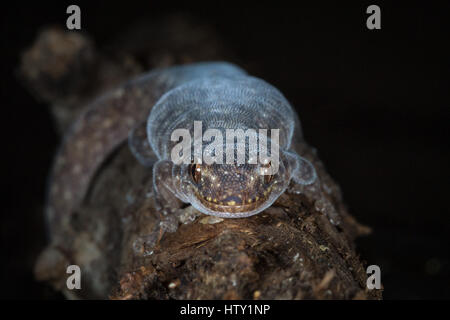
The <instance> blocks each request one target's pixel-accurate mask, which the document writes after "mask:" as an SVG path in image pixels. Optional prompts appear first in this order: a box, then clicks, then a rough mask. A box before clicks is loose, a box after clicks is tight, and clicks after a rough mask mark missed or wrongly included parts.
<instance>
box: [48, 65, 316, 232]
mask: <svg viewBox="0 0 450 320" xmlns="http://www.w3.org/2000/svg"><path fill="white" fill-rule="evenodd" d="M195 121H200V122H201V123H202V126H203V130H204V131H206V130H207V129H215V130H217V132H219V133H221V134H223V136H225V134H226V131H227V129H243V130H246V129H255V130H258V129H269V130H271V129H279V139H278V141H277V142H276V143H278V146H279V168H278V171H277V172H276V173H275V174H273V175H262V174H261V169H264V168H265V166H267V163H256V164H248V163H246V164H237V163H231V164H216V163H212V164H206V163H198V162H196V161H194V160H195V159H192V160H191V162H188V163H174V162H173V161H172V160H171V150H173V147H174V146H175V145H176V143H177V141H172V139H171V135H172V132H173V131H174V130H176V129H180V128H183V129H186V130H188V131H189V132H190V133H192V134H193V135H194V122H195ZM127 137H128V141H129V146H130V149H131V151H132V153H133V154H134V155H135V156H136V158H137V159H138V160H139V161H140V162H141V163H143V164H144V165H148V166H150V165H151V166H152V168H153V186H154V191H155V193H156V197H157V198H158V201H159V203H161V204H162V206H163V207H168V208H170V206H171V204H173V203H175V201H174V199H175V198H176V199H178V200H181V201H182V202H185V203H190V204H191V205H193V206H194V207H195V208H196V209H198V210H199V211H201V212H202V213H205V214H209V215H215V216H220V217H225V218H238V217H246V216H251V215H254V214H257V213H259V212H261V211H263V210H264V209H266V208H267V207H269V206H270V205H271V204H272V203H273V202H274V201H275V200H276V199H277V198H278V197H279V196H280V195H281V194H282V193H283V192H284V191H285V190H286V189H287V187H288V185H289V183H290V181H293V182H294V183H296V184H298V185H300V186H302V187H304V186H308V185H316V187H317V180H318V179H317V174H316V171H315V169H314V166H313V165H312V164H311V163H310V162H309V161H308V160H306V159H305V158H303V157H302V156H301V155H300V154H299V152H301V151H300V149H301V148H300V149H299V148H297V146H299V145H300V146H301V145H303V144H304V142H303V135H302V131H301V127H300V121H299V119H298V117H297V115H296V113H295V111H294V110H293V109H292V107H291V105H290V104H289V102H288V101H287V100H286V99H285V97H284V96H283V95H282V94H281V92H280V91H278V90H277V89H276V88H275V87H273V86H271V85H270V84H268V83H267V82H265V81H263V80H261V79H258V78H255V77H251V76H249V75H247V73H246V72H245V71H243V70H242V69H240V68H239V67H237V66H234V65H232V64H229V63H224V62H211V63H197V64H191V65H186V66H175V67H170V68H165V69H158V70H155V71H152V72H150V73H149V74H147V75H144V76H142V77H140V78H138V79H135V80H132V81H130V82H128V83H126V84H124V85H123V86H121V87H120V88H118V89H116V90H113V91H111V92H110V93H108V94H106V95H105V96H103V97H101V98H99V99H98V100H96V101H94V102H93V103H92V104H91V106H89V107H88V108H87V109H86V111H85V112H84V113H83V114H82V115H81V117H80V118H79V119H78V120H77V122H76V123H75V124H74V126H73V127H72V128H71V130H70V131H69V133H68V134H67V135H66V136H65V138H64V141H63V144H62V147H61V149H60V151H59V153H58V155H57V157H56V160H55V164H54V167H53V170H52V174H51V188H50V192H49V197H48V205H47V217H48V221H49V225H50V229H51V230H50V231H51V233H52V234H58V232H59V231H58V230H63V229H64V228H65V226H67V224H68V223H70V219H71V215H72V214H73V212H74V211H75V210H76V209H77V208H78V206H79V205H80V204H81V202H82V200H83V198H84V197H85V195H86V192H87V189H88V186H89V182H90V180H91V179H92V177H93V175H94V174H95V172H96V170H97V169H98V167H99V166H100V165H101V163H102V162H103V161H104V159H105V158H106V157H107V156H108V155H109V154H110V153H111V152H112V151H113V150H114V149H115V148H116V147H117V146H118V145H120V144H121V143H123V142H124V141H126V139H127ZM269 140H270V138H269ZM271 143H275V142H274V141H271ZM225 144H231V145H232V146H234V147H236V143H234V142H233V143H229V142H227V143H224V147H225Z"/></svg>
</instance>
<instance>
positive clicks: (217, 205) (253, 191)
mask: <svg viewBox="0 0 450 320" xmlns="http://www.w3.org/2000/svg"><path fill="white" fill-rule="evenodd" d="M282 158H284V156H282ZM289 165H290V162H289V161H283V159H282V161H280V162H279V165H278V168H277V169H278V170H277V171H276V172H275V173H274V174H262V173H263V172H266V171H267V169H268V168H269V167H271V166H272V163H271V162H270V161H269V162H267V163H264V164H259V163H257V164H249V163H244V164H237V163H233V164H217V163H212V164H205V163H202V164H200V163H191V164H184V165H180V166H179V169H180V170H179V171H178V172H179V174H180V177H181V184H179V186H180V190H178V192H179V193H181V194H182V196H183V198H185V200H187V201H189V202H190V203H191V204H192V206H194V207H195V208H196V209H197V210H199V211H201V212H202V213H205V214H209V215H214V216H220V217H223V218H239V217H248V216H251V215H254V214H257V213H259V212H261V211H263V210H264V209H266V208H268V207H269V206H270V205H272V204H273V202H275V200H276V199H277V198H278V197H279V196H280V195H281V194H282V193H283V192H284V191H285V190H286V188H287V186H288V184H289V180H290V168H289V167H288V166H289Z"/></svg>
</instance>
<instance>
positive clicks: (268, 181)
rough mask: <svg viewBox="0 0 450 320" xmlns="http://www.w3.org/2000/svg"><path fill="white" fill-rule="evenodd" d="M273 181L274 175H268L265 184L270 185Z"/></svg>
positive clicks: (265, 177)
mask: <svg viewBox="0 0 450 320" xmlns="http://www.w3.org/2000/svg"><path fill="white" fill-rule="evenodd" d="M272 180H273V175H271V174H267V175H265V176H264V183H266V184H268V183H270V182H271V181H272Z"/></svg>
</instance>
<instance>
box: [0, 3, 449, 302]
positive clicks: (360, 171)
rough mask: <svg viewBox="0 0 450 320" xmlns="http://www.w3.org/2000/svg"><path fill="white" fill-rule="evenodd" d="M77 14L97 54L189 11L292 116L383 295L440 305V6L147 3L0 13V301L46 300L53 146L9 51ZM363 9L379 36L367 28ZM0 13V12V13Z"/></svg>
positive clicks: (444, 166) (443, 209)
mask: <svg viewBox="0 0 450 320" xmlns="http://www.w3.org/2000/svg"><path fill="white" fill-rule="evenodd" d="M73 3H75V4H79V5H80V7H81V12H82V29H83V31H84V32H86V33H88V34H89V35H91V36H92V37H93V38H94V39H95V41H96V43H97V45H98V46H99V47H101V46H102V45H103V44H106V43H108V42H111V41H112V40H113V39H114V37H115V35H116V34H117V33H118V32H120V31H122V30H123V28H125V27H126V26H127V25H129V24H130V23H132V22H134V21H136V20H138V19H140V18H145V19H154V18H156V17H161V16H163V15H164V14H166V13H170V12H177V11H180V12H188V13H189V14H191V15H192V16H194V17H195V19H198V20H199V21H202V22H206V23H207V24H210V25H211V26H213V28H214V29H216V31H217V32H218V34H219V35H220V36H221V37H222V38H224V39H225V40H226V43H227V45H228V46H229V47H230V48H231V49H232V50H234V51H235V52H236V53H237V56H238V57H239V59H240V61H241V62H242V63H244V64H245V65H246V66H248V69H249V70H248V71H249V72H250V73H251V74H253V75H255V76H258V77H261V78H263V79H265V80H267V81H269V82H270V83H272V84H274V85H275V86H276V87H278V88H279V89H280V90H281V91H282V92H283V93H284V94H285V96H286V97H287V98H288V99H289V100H290V101H291V102H292V104H293V105H294V106H295V107H296V108H297V110H298V112H299V114H300V117H301V120H302V124H303V127H304V133H305V136H306V139H307V140H308V141H309V143H310V144H312V145H313V146H315V147H316V148H317V149H318V150H319V155H320V156H321V158H322V160H323V161H324V162H325V164H326V166H327V168H328V171H329V172H330V173H331V175H332V176H333V177H334V178H335V179H336V180H337V181H338V182H339V184H340V185H341V187H342V190H343V192H344V198H345V200H346V203H347V204H348V206H349V208H350V212H351V213H352V214H353V215H354V216H355V217H356V218H357V219H358V220H359V221H360V222H362V223H364V224H366V225H368V226H370V227H372V228H373V233H372V235H370V236H368V237H365V238H361V239H358V241H357V246H358V248H357V249H358V251H359V253H360V254H361V258H362V259H363V260H365V261H367V264H377V265H379V266H380V267H381V272H382V282H383V285H384V288H385V291H384V298H385V299H418V298H427V299H430V298H447V299H448V298H450V288H449V285H450V249H449V244H450V241H449V238H450V237H449V234H450V212H449V211H450V210H449V201H448V198H449V197H450V195H449V188H448V186H449V160H450V153H449V148H448V137H449V123H450V122H449V120H450V119H449V107H450V105H449V101H448V90H449V81H448V73H447V72H444V71H447V70H446V68H447V66H446V64H448V60H449V57H450V55H449V54H448V53H449V52H448V49H447V47H446V45H447V43H448V42H449V39H450V34H449V32H448V31H447V30H448V24H450V21H449V19H448V18H449V13H450V8H449V6H448V5H444V2H441V3H439V4H437V3H434V4H430V3H429V2H428V1H422V2H417V3H412V2H404V3H400V2H398V1H395V3H394V2H392V3H391V4H384V3H380V2H377V1H373V2H365V3H361V2H359V4H356V5H353V6H349V5H342V4H338V3H336V4H333V5H330V4H326V3H319V2H318V3H317V4H316V5H312V4H310V5H306V4H305V5H302V6H300V7H289V8H288V7H281V6H280V7H274V3H273V2H270V3H266V4H263V3H259V4H254V5H250V4H248V5H245V6H244V5H243V4H242V3H241V4H240V5H239V6H232V5H231V4H229V3H228V2H222V3H216V4H214V6H213V5H211V4H210V5H207V4H206V3H202V4H199V3H196V4H194V3H193V2H189V3H185V4H184V5H182V6H181V7H178V8H175V7H170V6H169V5H168V4H163V3H151V2H150V1H146V2H133V1H126V2H123V1H121V2H117V3H111V2H110V1H95V2H94V1H91V2H80V1H74V2H66V1H59V2H54V3H53V2H39V3H34V2H33V3H31V2H30V3H19V2H16V3H9V4H8V5H7V6H4V7H2V10H1V12H2V35H1V39H2V52H1V62H2V63H1V64H2V77H1V81H2V85H1V89H2V99H1V103H0V105H1V106H2V110H1V112H2V117H1V119H2V121H1V123H2V138H3V139H2V145H1V149H0V150H2V156H1V158H2V165H1V169H2V171H4V173H2V176H1V179H2V186H3V187H6V188H5V189H6V190H4V191H2V204H1V211H2V213H1V237H2V239H1V251H0V257H1V258H0V261H1V264H0V265H1V286H2V290H1V291H0V292H1V294H0V295H1V297H3V298H58V297H60V296H59V295H57V294H55V293H53V292H52V290H51V289H49V288H48V287H46V286H44V285H41V284H39V283H36V282H35V281H34V280H33V277H32V273H31V270H32V265H33V262H34V259H35V258H36V254H37V252H38V251H39V250H40V249H41V248H42V247H43V246H44V244H45V236H44V233H43V230H44V226H43V216H42V204H43V200H44V192H45V179H46V175H47V173H48V170H49V166H50V163H51V159H52V155H53V153H54V151H55V150H56V147H57V143H58V138H57V136H56V133H55V128H54V127H53V124H52V121H51V118H50V114H49V113H48V111H47V109H46V106H45V105H44V104H42V103H38V102H36V101H35V100H34V98H33V97H32V96H31V95H30V94H29V93H28V91H27V90H26V89H25V88H24V87H23V86H22V85H21V84H20V83H19V82H18V81H17V80H16V77H15V76H14V73H15V72H16V70H17V67H18V63H19V57H20V55H19V54H20V52H21V51H22V50H24V49H25V48H26V47H28V46H29V45H30V44H31V43H32V41H33V40H34V38H35V36H36V35H37V32H38V31H39V29H40V28H42V27H43V26H46V25H49V24H59V25H61V26H65V20H66V18H67V15H66V13H65V11H66V8H67V6H68V5H69V4H73ZM369 4H378V5H380V7H381V11H382V29H381V30H373V31H371V30H368V29H367V28H366V25H365V23H366V18H367V16H368V15H367V14H366V13H365V11H366V8H367V6H368V5H369ZM2 6H3V4H2Z"/></svg>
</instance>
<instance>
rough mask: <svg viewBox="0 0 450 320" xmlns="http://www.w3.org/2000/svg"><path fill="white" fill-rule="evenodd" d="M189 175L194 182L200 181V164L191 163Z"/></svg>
mask: <svg viewBox="0 0 450 320" xmlns="http://www.w3.org/2000/svg"><path fill="white" fill-rule="evenodd" d="M191 175H192V179H193V180H194V182H195V183H198V182H199V181H200V178H201V177H202V170H201V165H200V164H198V163H195V164H191Z"/></svg>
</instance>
